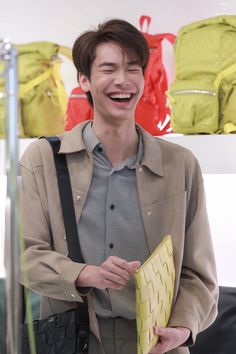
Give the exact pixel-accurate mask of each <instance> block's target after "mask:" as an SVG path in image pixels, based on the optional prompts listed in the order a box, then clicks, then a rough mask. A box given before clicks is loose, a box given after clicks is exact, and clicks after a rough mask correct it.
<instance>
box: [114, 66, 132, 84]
mask: <svg viewBox="0 0 236 354" xmlns="http://www.w3.org/2000/svg"><path fill="white" fill-rule="evenodd" d="M115 84H116V85H117V86H120V87H122V88H123V87H126V86H129V84H130V83H129V78H128V75H127V73H126V72H125V70H119V71H118V72H117V74H116V77H115Z"/></svg>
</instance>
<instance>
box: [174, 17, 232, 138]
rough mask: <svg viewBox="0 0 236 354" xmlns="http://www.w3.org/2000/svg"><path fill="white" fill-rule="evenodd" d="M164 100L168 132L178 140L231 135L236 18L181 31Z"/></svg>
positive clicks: (213, 19)
mask: <svg viewBox="0 0 236 354" xmlns="http://www.w3.org/2000/svg"><path fill="white" fill-rule="evenodd" d="M174 54H175V79H174V82H173V84H172V85H171V87H170V90H169V92H168V93H167V96H168V97H169V105H170V107H171V126H172V129H173V131H174V132H176V133H183V134H198V133H208V134H214V133H232V132H236V16H218V17H214V18H210V19H207V20H203V21H199V22H195V23H192V24H190V25H188V26H185V27H182V28H181V29H180V31H179V33H178V35H177V39H176V42H175V48H174Z"/></svg>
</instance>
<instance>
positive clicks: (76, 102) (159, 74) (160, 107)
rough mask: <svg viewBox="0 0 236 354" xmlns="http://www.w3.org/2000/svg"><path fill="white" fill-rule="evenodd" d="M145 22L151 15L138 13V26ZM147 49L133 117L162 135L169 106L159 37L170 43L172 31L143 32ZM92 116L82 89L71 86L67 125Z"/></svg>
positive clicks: (148, 128)
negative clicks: (148, 53)
mask: <svg viewBox="0 0 236 354" xmlns="http://www.w3.org/2000/svg"><path fill="white" fill-rule="evenodd" d="M145 21H147V26H148V28H149V25H150V23H151V17H149V16H141V17H140V29H141V31H142V28H143V24H144V22H145ZM142 33H143V35H144V37H145V39H146V40H147V42H148V46H149V49H150V58H149V62H148V66H147V68H146V70H145V75H144V78H145V87H144V92H143V95H142V97H141V99H140V102H139V103H138V105H137V108H136V111H135V121H136V123H138V124H140V125H141V126H142V127H143V128H144V129H145V130H147V131H148V132H149V133H150V134H152V135H164V134H168V133H171V132H172V130H171V128H170V117H169V116H170V110H169V108H168V107H167V105H166V94H165V93H166V91H167V89H168V80H167V74H166V70H165V67H164V65H163V61H162V41H163V40H164V39H167V40H168V41H169V42H170V43H171V44H173V43H174V41H175V38H176V37H175V35H173V34H171V33H162V34H156V35H152V34H149V33H147V32H143V31H142ZM92 118H93V109H92V107H91V106H90V105H89V103H88V101H87V98H86V95H85V93H84V91H83V90H82V89H81V88H80V87H76V88H74V89H73V90H72V92H71V95H70V97H69V103H68V108H67V117H66V128H65V130H70V129H72V128H73V127H74V126H75V125H76V124H78V123H80V122H83V121H85V120H88V119H92Z"/></svg>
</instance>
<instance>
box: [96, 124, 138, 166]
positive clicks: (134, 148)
mask: <svg viewBox="0 0 236 354" xmlns="http://www.w3.org/2000/svg"><path fill="white" fill-rule="evenodd" d="M92 129H93V132H94V134H95V135H96V136H97V138H98V139H99V141H100V142H101V144H102V146H103V149H104V151H105V154H106V156H107V158H108V159H109V160H110V162H111V163H112V165H113V166H115V165H117V164H119V163H120V162H122V161H124V160H126V159H127V158H129V157H131V156H133V155H135V154H137V152H138V142H139V138H138V134H137V131H136V129H135V124H134V123H132V124H131V122H122V124H120V125H118V126H113V125H108V124H101V122H99V124H96V120H95V121H94V122H93V126H92Z"/></svg>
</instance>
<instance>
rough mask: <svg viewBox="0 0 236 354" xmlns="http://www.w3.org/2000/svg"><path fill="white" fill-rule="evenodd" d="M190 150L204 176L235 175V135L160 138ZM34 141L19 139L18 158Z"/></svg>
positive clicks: (0, 164) (0, 150)
mask: <svg viewBox="0 0 236 354" xmlns="http://www.w3.org/2000/svg"><path fill="white" fill-rule="evenodd" d="M162 138H163V139H165V140H168V141H170V142H172V143H176V144H179V145H182V146H184V147H186V148H187V149H189V150H191V151H192V152H193V153H194V155H195V156H196V157H197V159H198V161H199V163H200V166H201V168H202V172H203V173H204V174H232V173H233V174H235V173H236V159H235V158H234V152H235V151H236V135H234V134H232V135H178V134H173V135H167V136H165V137H162ZM34 140H35V139H20V141H19V156H20V157H21V156H22V154H23V152H24V151H25V149H26V148H27V146H28V145H29V144H30V143H31V142H33V141H34ZM4 167H5V141H4V140H0V174H3V173H4V172H3V171H4Z"/></svg>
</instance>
